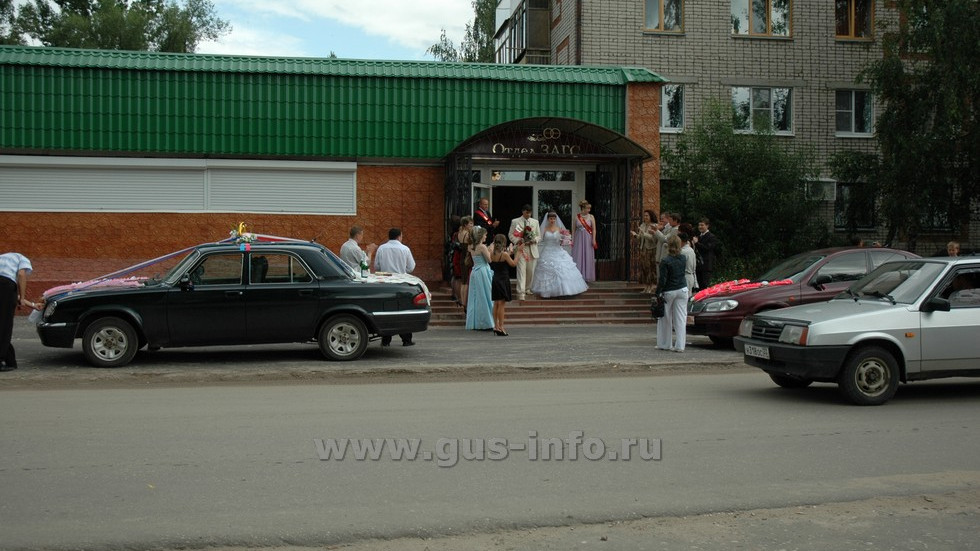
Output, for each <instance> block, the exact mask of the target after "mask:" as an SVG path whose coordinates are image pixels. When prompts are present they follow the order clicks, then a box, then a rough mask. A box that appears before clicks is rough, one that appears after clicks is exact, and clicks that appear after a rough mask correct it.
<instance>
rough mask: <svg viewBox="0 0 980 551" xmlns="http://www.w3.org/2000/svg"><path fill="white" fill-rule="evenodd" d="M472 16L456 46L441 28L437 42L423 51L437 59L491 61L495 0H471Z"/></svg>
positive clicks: (494, 29) (494, 30) (493, 56)
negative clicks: (461, 39)
mask: <svg viewBox="0 0 980 551" xmlns="http://www.w3.org/2000/svg"><path fill="white" fill-rule="evenodd" d="M472 5H473V11H474V14H475V16H474V18H473V22H472V23H467V24H466V34H465V35H464V37H463V41H462V42H460V44H459V46H458V47H457V46H456V45H455V44H453V43H452V41H451V40H449V38H448V37H447V36H446V29H442V36H440V37H439V42H437V43H435V44H433V45H431V46H429V47H428V48H427V49H426V50H425V53H427V54H429V55H431V56H432V57H433V59H436V60H438V61H467V62H479V63H493V62H494V60H495V58H496V56H495V52H494V47H493V35H494V33H495V32H496V30H497V29H496V28H495V27H496V24H497V22H496V11H495V10H496V8H497V2H496V1H495V0H473V1H472Z"/></svg>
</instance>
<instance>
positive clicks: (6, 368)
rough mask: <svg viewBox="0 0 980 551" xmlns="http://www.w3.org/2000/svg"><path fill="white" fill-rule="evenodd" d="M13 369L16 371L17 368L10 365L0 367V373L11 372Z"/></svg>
mask: <svg viewBox="0 0 980 551" xmlns="http://www.w3.org/2000/svg"><path fill="white" fill-rule="evenodd" d="M15 369H17V366H16V365H13V366H11V365H0V371H13V370H15Z"/></svg>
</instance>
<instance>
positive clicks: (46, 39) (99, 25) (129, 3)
mask: <svg viewBox="0 0 980 551" xmlns="http://www.w3.org/2000/svg"><path fill="white" fill-rule="evenodd" d="M16 26H17V28H18V29H19V31H20V32H22V33H23V35H24V36H26V37H29V38H32V39H34V40H37V41H38V42H40V43H41V44H42V45H44V46H58V47H66V48H94V49H100V50H138V51H159V52H178V53H188V52H193V51H194V50H195V49H196V48H197V46H198V44H200V43H201V41H204V40H213V39H216V38H218V37H219V36H222V35H224V34H226V33H228V32H229V31H230V30H231V27H230V26H229V24H228V22H227V21H224V20H222V19H220V18H219V17H218V16H217V14H216V13H215V8H214V4H213V3H212V2H211V1H210V0H184V1H183V2H182V3H178V2H177V0H53V4H52V0H33V2H31V3H27V4H24V5H22V6H21V7H20V9H19V10H18V12H17V18H16Z"/></svg>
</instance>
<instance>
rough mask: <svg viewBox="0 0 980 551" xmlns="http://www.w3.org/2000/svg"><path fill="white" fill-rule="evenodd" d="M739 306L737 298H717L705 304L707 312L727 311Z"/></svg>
mask: <svg viewBox="0 0 980 551" xmlns="http://www.w3.org/2000/svg"><path fill="white" fill-rule="evenodd" d="M736 308H738V301H737V300H731V299H728V300H716V301H714V302H709V303H707V304H705V305H704V311H705V312H727V311H729V310H734V309H736Z"/></svg>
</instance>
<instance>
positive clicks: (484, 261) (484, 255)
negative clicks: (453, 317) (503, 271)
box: [466, 226, 493, 331]
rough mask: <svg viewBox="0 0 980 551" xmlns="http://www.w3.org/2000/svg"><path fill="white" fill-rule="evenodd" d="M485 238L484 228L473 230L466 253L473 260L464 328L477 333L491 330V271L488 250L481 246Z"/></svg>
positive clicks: (478, 227)
mask: <svg viewBox="0 0 980 551" xmlns="http://www.w3.org/2000/svg"><path fill="white" fill-rule="evenodd" d="M486 236H487V230H486V228H483V227H481V226H477V227H475V228H473V241H472V242H471V243H470V246H469V251H467V252H468V254H469V255H470V257H471V258H473V271H471V272H470V288H469V291H468V296H467V298H466V328H467V329H475V330H477V331H486V330H490V329H493V300H492V299H491V295H490V282H491V281H492V279H493V271H492V270H491V269H490V249H488V248H487V246H486V245H484V244H483V240H484V238H485V237H486Z"/></svg>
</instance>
